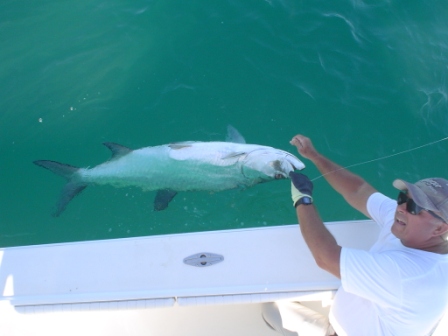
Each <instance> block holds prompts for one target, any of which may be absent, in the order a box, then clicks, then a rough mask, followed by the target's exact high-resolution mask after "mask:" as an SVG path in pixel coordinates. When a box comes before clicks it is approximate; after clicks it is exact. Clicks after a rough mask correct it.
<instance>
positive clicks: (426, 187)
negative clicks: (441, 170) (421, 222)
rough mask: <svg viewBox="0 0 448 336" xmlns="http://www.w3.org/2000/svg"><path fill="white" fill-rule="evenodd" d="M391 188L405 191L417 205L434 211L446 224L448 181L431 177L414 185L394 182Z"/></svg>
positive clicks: (398, 181) (447, 215)
mask: <svg viewBox="0 0 448 336" xmlns="http://www.w3.org/2000/svg"><path fill="white" fill-rule="evenodd" d="M393 186H394V187H395V188H397V189H399V190H407V191H408V193H409V194H410V195H411V197H412V199H413V200H414V202H415V203H417V205H419V206H421V207H422V208H424V209H426V210H431V211H434V212H435V213H437V214H438V215H439V216H440V217H442V218H443V219H444V220H445V222H446V223H448V180H445V179H443V178H439V177H431V178H427V179H423V180H420V181H418V182H416V183H414V184H412V183H409V182H406V181H403V180H395V181H394V182H393Z"/></svg>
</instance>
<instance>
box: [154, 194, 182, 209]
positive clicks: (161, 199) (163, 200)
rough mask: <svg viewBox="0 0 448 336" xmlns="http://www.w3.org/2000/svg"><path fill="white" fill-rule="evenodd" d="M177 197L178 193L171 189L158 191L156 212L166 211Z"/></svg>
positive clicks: (155, 202)
mask: <svg viewBox="0 0 448 336" xmlns="http://www.w3.org/2000/svg"><path fill="white" fill-rule="evenodd" d="M176 195H177V191H174V190H171V189H162V190H158V191H157V194H156V198H155V199H154V211H161V210H165V209H166V208H167V207H168V204H169V203H170V202H171V200H172V199H173V198H174V196H176Z"/></svg>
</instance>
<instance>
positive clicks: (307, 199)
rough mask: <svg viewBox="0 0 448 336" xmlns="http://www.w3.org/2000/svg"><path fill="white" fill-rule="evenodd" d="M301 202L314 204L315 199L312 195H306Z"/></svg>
mask: <svg viewBox="0 0 448 336" xmlns="http://www.w3.org/2000/svg"><path fill="white" fill-rule="evenodd" d="M299 204H313V201H312V200H311V197H307V196H305V197H302V198H301V199H300V200H299Z"/></svg>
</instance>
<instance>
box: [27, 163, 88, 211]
mask: <svg viewBox="0 0 448 336" xmlns="http://www.w3.org/2000/svg"><path fill="white" fill-rule="evenodd" d="M33 163H34V164H35V165H38V166H40V167H43V168H45V169H48V170H49V171H51V172H53V173H55V174H56V175H59V176H62V177H64V178H65V179H66V180H67V184H66V185H65V186H64V188H62V191H61V195H60V196H59V200H58V202H57V203H56V209H55V210H54V212H53V214H52V215H53V216H54V217H58V216H59V215H60V214H61V213H62V212H63V211H64V210H65V208H66V207H67V204H68V203H69V202H70V201H71V200H72V199H73V198H74V197H75V196H76V195H78V194H79V193H80V192H81V191H83V190H84V189H85V188H86V187H87V183H84V182H80V181H76V180H74V179H73V176H74V174H75V173H76V172H77V171H78V170H79V169H80V168H78V167H74V166H70V165H68V164H64V163H59V162H56V161H50V160H37V161H34V162H33Z"/></svg>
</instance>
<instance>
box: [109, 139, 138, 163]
mask: <svg viewBox="0 0 448 336" xmlns="http://www.w3.org/2000/svg"><path fill="white" fill-rule="evenodd" d="M103 145H104V146H106V147H107V148H109V149H110V151H111V152H112V158H111V160H114V159H118V158H121V157H122V156H125V155H126V154H129V153H130V152H132V149H130V148H128V147H125V146H122V145H119V144H116V143H113V142H104V143H103Z"/></svg>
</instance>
